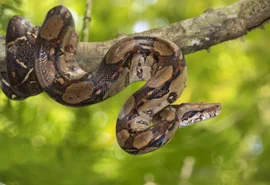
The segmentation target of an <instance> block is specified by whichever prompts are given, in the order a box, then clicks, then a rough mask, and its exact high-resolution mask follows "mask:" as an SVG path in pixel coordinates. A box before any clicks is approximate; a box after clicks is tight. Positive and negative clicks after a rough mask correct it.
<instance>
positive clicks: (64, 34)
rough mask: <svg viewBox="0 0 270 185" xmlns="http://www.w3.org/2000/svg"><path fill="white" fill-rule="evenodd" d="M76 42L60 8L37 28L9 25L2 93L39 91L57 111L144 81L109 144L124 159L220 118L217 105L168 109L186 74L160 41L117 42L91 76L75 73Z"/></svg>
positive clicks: (14, 21) (175, 51)
mask: <svg viewBox="0 0 270 185" xmlns="http://www.w3.org/2000/svg"><path fill="white" fill-rule="evenodd" d="M77 42H78V35H77V33H76V31H75V29H74V20H73V18H72V15H71V13H70V11H69V10H68V9H67V8H65V7H64V6H57V7H54V8H53V9H51V10H50V11H49V12H48V13H47V16H46V18H45V21H44V23H43V25H42V26H41V27H40V28H35V27H33V26H32V24H31V23H30V22H29V21H28V20H26V19H25V18H22V17H19V16H14V17H13V18H11V20H10V21H9V25H8V28H7V35H6V62H7V71H6V72H2V73H1V75H2V89H3V92H4V93H5V94H6V95H7V96H8V97H9V98H10V99H15V100H22V99H25V98H27V97H29V96H33V95H37V94H39V93H41V92H42V91H45V92H46V93H47V94H48V95H49V96H50V97H51V98H53V99H54V100H56V101H57V102H59V103H61V104H63V105H67V106H73V107H81V106H85V105H90V104H93V103H97V102H100V101H103V100H105V99H107V98H109V97H111V96H113V95H115V94H116V93H118V92H119V91H121V90H122V89H123V88H125V87H126V86H128V85H129V84H130V83H132V82H135V81H142V80H143V81H146V84H145V85H144V86H143V87H142V88H141V89H139V90H138V91H137V92H135V93H134V94H133V95H132V96H131V97H130V98H129V99H128V100H127V101H126V103H125V104H124V105H123V107H122V109H121V111H120V113H119V116H118V119H117V123H116V138H117V141H118V143H119V145H120V147H121V148H122V149H123V150H125V151H126V152H128V153H130V154H143V153H147V152H151V151H154V150H156V149H158V148H160V147H162V146H164V145H165V144H166V143H168V142H169V141H170V139H171V138H172V136H173V135H174V133H175V132H176V130H177V128H178V127H183V126H187V125H190V124H192V123H195V122H199V121H202V120H205V119H208V118H211V117H214V116H216V115H218V114H219V113H220V110H221V106H220V104H218V103H210V104H207V103H183V104H180V105H170V104H171V103H173V102H174V101H176V100H177V99H178V98H179V97H180V95H181V93H182V92H183V90H184V88H185V87H186V79H187V67H186V62H185V59H184V56H183V54H182V52H181V50H180V49H179V48H178V47H177V45H176V44H174V43H172V42H170V41H168V40H164V39H161V38H157V37H146V36H135V37H127V38H124V39H123V40H121V41H119V42H117V43H115V44H114V45H113V46H112V47H111V48H110V49H109V51H108V52H107V54H106V55H105V57H104V58H103V60H102V61H101V63H100V65H99V66H98V67H97V68H96V69H95V70H94V71H92V72H85V71H83V70H82V69H81V68H80V67H79V66H78V64H77V61H76V59H75V53H76V47H77Z"/></svg>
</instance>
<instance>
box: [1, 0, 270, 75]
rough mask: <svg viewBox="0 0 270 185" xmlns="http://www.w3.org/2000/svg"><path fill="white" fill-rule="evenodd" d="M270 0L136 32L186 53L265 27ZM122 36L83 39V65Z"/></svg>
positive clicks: (250, 0) (244, 1) (247, 0)
mask: <svg viewBox="0 0 270 185" xmlns="http://www.w3.org/2000/svg"><path fill="white" fill-rule="evenodd" d="M269 20H270V0H239V1H238V2H236V3H234V4H231V5H229V6H226V7H223V8H220V9H215V10H213V9H209V10H207V11H205V12H204V13H203V14H201V15H199V16H197V17H194V18H190V19H187V20H183V21H180V22H176V23H174V24H170V25H168V26H164V27H160V28H156V29H152V30H148V31H145V32H142V33H136V34H130V35H126V36H134V35H150V36H158V37H162V38H165V39H168V40H171V41H173V42H175V43H176V44H177V45H178V46H179V47H180V48H182V50H183V52H184V53H185V54H188V53H192V52H195V51H198V50H203V49H209V48H210V47H211V46H213V45H216V44H219V43H222V42H224V41H228V40H232V39H236V38H239V37H242V36H244V35H246V34H247V33H248V31H251V30H254V29H255V28H261V27H262V26H263V25H264V24H266V23H269V22H270V21H269ZM122 37H123V35H122V36H121V37H117V38H115V39H113V40H108V41H104V42H92V43H89V42H80V43H79V45H78V50H77V58H78V60H79V61H80V62H79V63H80V65H81V66H82V67H83V68H84V69H86V70H88V71H91V70H92V69H94V68H95V67H96V66H97V65H98V64H99V63H100V61H101V59H102V57H103V56H104V55H105V53H106V52H107V51H108V49H109V48H110V47H111V46H112V45H113V44H114V43H115V42H116V41H118V40H119V39H121V38H122ZM4 43H5V41H4V37H0V70H3V69H5V64H4V58H5V52H4Z"/></svg>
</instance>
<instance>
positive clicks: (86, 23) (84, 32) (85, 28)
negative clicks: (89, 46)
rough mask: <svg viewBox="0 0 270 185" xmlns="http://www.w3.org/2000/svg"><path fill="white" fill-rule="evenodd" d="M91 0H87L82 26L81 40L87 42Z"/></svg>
mask: <svg viewBox="0 0 270 185" xmlns="http://www.w3.org/2000/svg"><path fill="white" fill-rule="evenodd" d="M92 4H93V1H92V0H87V2H86V9H85V14H84V18H83V19H84V20H83V28H82V41H83V42H87V41H88V40H89V27H90V23H91V19H92V18H91V14H92Z"/></svg>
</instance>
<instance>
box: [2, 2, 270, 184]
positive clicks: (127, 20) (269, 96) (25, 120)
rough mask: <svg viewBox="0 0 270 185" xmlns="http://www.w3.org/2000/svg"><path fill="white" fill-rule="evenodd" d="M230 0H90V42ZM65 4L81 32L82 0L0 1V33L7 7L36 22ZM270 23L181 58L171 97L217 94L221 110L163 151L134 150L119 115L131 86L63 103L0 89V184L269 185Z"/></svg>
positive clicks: (198, 98) (193, 99)
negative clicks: (124, 140) (182, 72)
mask: <svg viewBox="0 0 270 185" xmlns="http://www.w3.org/2000/svg"><path fill="white" fill-rule="evenodd" d="M233 2H236V0H226V1H225V0H203V1H198V0H188V1H187V0H100V1H98V0H94V3H93V10H92V11H93V14H92V18H93V20H92V22H91V27H90V38H91V39H90V41H103V40H107V39H112V38H114V37H115V35H116V34H118V33H133V32H138V31H143V30H145V29H151V28H155V27H160V26H164V25H168V24H170V23H173V22H176V21H180V20H184V19H187V18H190V17H194V16H197V15H200V14H201V13H203V11H205V10H206V9H210V8H220V7H223V6H225V5H229V4H231V3H233ZM59 4H63V5H65V6H67V7H68V8H70V9H71V11H72V13H73V16H74V18H75V20H76V24H77V25H76V29H77V30H78V32H79V33H81V30H82V20H83V15H84V11H85V5H86V2H85V1H84V0H77V1H75V0H62V1H60V0H58V1H57V0H46V1H38V0H29V1H27V0H24V1H22V0H0V35H5V29H6V26H7V22H8V20H9V18H10V17H11V16H12V15H15V14H19V15H23V16H25V17H27V18H28V19H30V20H31V21H32V23H33V24H35V25H40V24H41V23H42V21H43V19H44V17H45V14H46V12H47V11H48V10H49V9H50V8H52V7H53V6H55V5H59ZM269 43H270V25H266V26H265V28H264V29H256V30H254V31H252V32H250V33H248V35H247V36H245V37H243V38H241V39H237V40H233V41H229V42H226V43H222V44H219V45H216V46H214V47H212V48H210V50H209V51H200V52H196V53H193V54H189V55H187V56H186V58H187V65H188V82H187V85H188V86H187V88H186V89H185V91H184V93H183V95H182V96H181V98H180V99H179V100H178V101H177V102H176V103H181V102H202V101H204V102H220V103H222V106H223V109H222V112H221V114H220V115H219V116H218V117H216V118H214V119H211V120H209V121H205V122H202V123H199V124H197V125H193V126H190V127H187V128H183V129H179V130H178V132H177V134H176V135H175V137H174V138H173V139H172V141H171V142H170V143H169V144H168V145H166V146H165V147H163V148H162V149H160V150H158V151H155V152H153V153H150V154H146V155H142V156H131V155H129V154H127V153H125V152H124V151H122V150H121V149H120V147H119V146H118V145H117V142H116V139H115V122H116V118H117V115H118V112H119V110H120V108H121V106H122V105H123V103H124V102H125V100H126V99H127V98H128V97H129V96H130V95H131V94H132V93H133V92H135V91H136V89H138V88H139V87H140V86H141V85H142V84H141V83H139V84H133V85H132V86H129V87H128V88H127V89H125V90H124V91H123V92H121V93H120V94H118V95H117V96H115V97H113V98H110V99H108V100H106V101H105V102H102V103H99V104H96V105H92V106H89V107H84V108H69V107H65V106H62V105H60V104H58V103H56V102H54V101H53V100H51V99H50V98H49V97H48V96H47V95H46V94H42V95H38V96H36V97H31V98H28V99H27V100H25V101H21V102H18V101H10V100H8V99H7V98H6V97H5V95H4V94H3V93H2V92H0V147H1V151H0V185H48V184H51V185H95V184H104V185H106V184H110V185H111V184H115V185H267V184H270V175H269V173H270V157H269V156H270V73H269V58H270V55H269V53H270V52H269Z"/></svg>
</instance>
